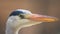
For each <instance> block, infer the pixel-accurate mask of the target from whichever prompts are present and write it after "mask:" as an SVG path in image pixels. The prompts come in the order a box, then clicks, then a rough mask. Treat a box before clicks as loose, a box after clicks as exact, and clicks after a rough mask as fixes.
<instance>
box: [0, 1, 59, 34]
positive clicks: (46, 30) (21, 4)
mask: <svg viewBox="0 0 60 34" xmlns="http://www.w3.org/2000/svg"><path fill="white" fill-rule="evenodd" d="M19 8H21V9H28V10H30V11H32V13H38V14H43V15H49V16H55V17H57V18H59V19H60V0H0V34H5V24H6V20H7V17H8V16H9V14H10V13H11V12H12V10H15V9H19ZM19 34H60V20H59V21H57V22H51V23H41V24H38V25H35V26H31V27H27V28H22V29H21V30H20V31H19Z"/></svg>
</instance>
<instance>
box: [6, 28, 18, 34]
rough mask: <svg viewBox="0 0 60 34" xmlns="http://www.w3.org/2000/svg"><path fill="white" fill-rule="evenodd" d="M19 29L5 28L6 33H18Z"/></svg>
mask: <svg viewBox="0 0 60 34" xmlns="http://www.w3.org/2000/svg"><path fill="white" fill-rule="evenodd" d="M18 32H19V30H12V29H8V30H6V34H18Z"/></svg>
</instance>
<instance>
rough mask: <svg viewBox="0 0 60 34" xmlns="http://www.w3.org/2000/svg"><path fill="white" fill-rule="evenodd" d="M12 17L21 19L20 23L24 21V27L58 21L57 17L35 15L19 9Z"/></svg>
mask: <svg viewBox="0 0 60 34" xmlns="http://www.w3.org/2000/svg"><path fill="white" fill-rule="evenodd" d="M10 16H18V17H19V18H20V21H22V23H23V25H24V26H27V25H28V26H31V25H35V24H39V23H42V22H49V23H51V22H54V21H57V20H58V19H57V18H56V17H51V16H46V15H39V14H33V13H31V11H29V10H24V9H17V10H14V11H13V12H12V13H11V14H10Z"/></svg>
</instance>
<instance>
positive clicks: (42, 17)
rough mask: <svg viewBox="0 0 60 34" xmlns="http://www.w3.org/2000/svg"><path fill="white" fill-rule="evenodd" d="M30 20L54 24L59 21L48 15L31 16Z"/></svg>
mask: <svg viewBox="0 0 60 34" xmlns="http://www.w3.org/2000/svg"><path fill="white" fill-rule="evenodd" d="M29 19H30V20H33V21H40V22H54V21H57V20H58V19H57V18H55V17H51V16H46V15H38V14H32V15H30V17H29Z"/></svg>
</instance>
